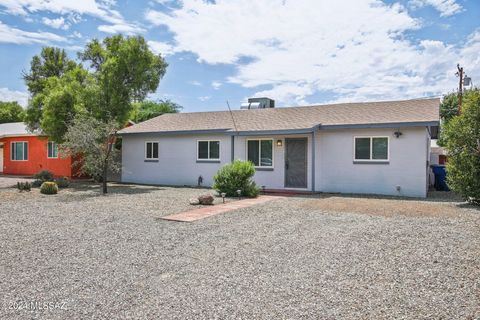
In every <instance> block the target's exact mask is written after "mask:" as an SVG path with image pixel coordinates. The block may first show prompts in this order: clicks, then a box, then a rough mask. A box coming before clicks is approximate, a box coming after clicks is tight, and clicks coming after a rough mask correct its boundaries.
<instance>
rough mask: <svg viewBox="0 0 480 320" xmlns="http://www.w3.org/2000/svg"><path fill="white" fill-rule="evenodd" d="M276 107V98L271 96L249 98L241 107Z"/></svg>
mask: <svg viewBox="0 0 480 320" xmlns="http://www.w3.org/2000/svg"><path fill="white" fill-rule="evenodd" d="M267 108H275V100H273V99H270V98H249V99H248V102H245V103H242V104H241V106H240V109H267Z"/></svg>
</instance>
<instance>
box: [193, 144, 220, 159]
mask: <svg viewBox="0 0 480 320" xmlns="http://www.w3.org/2000/svg"><path fill="white" fill-rule="evenodd" d="M197 160H220V141H218V140H198V141H197Z"/></svg>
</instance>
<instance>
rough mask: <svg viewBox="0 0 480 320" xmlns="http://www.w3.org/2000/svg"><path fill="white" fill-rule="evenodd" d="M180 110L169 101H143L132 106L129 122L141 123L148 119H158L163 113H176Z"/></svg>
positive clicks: (178, 106)
mask: <svg viewBox="0 0 480 320" xmlns="http://www.w3.org/2000/svg"><path fill="white" fill-rule="evenodd" d="M180 109H182V106H181V105H179V104H177V103H175V102H173V101H170V100H168V99H167V100H160V101H158V102H155V101H143V102H138V103H135V104H134V110H133V112H132V115H131V120H133V121H134V122H142V121H146V120H148V119H152V118H155V117H158V116H160V115H162V114H164V113H176V112H179V111H180Z"/></svg>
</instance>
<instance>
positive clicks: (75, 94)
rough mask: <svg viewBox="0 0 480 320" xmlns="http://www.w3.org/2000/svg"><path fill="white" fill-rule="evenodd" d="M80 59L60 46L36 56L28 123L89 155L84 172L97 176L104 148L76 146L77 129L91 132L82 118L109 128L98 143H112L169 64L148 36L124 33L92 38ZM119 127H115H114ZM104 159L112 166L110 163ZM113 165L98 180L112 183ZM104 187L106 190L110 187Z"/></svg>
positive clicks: (30, 81) (29, 78) (29, 81)
mask: <svg viewBox="0 0 480 320" xmlns="http://www.w3.org/2000/svg"><path fill="white" fill-rule="evenodd" d="M78 57H79V58H80V60H81V62H82V63H76V62H75V61H73V60H70V59H69V58H68V57H67V56H66V54H65V51H63V50H60V49H56V48H44V49H42V52H41V54H40V55H39V56H35V57H33V59H32V62H31V70H30V72H28V73H25V74H24V79H25V83H26V84H27V86H28V89H29V91H30V93H31V99H30V101H31V102H30V105H29V108H28V111H27V117H26V119H27V123H28V124H29V127H30V128H31V129H36V128H38V127H40V128H41V129H42V131H43V132H44V133H46V134H47V135H49V136H50V137H51V138H52V139H54V140H55V141H57V142H60V143H62V142H64V143H65V146H66V148H67V149H68V148H70V149H71V150H70V151H71V152H74V153H76V154H78V153H79V154H82V155H84V156H85V160H86V161H85V162H84V171H85V172H87V173H89V174H92V175H94V170H92V169H91V163H93V162H95V161H97V160H98V159H96V160H95V158H94V156H93V155H94V154H95V153H98V152H99V151H98V150H99V149H98V148H99V146H98V145H97V146H95V145H89V144H82V145H78V144H74V141H73V140H72V138H71V137H72V136H73V133H72V131H71V128H75V133H78V132H85V131H82V130H83V129H85V128H84V127H83V128H80V124H79V120H76V119H84V120H85V119H89V120H88V121H89V123H90V124H91V123H94V124H95V125H98V127H99V128H103V129H105V128H106V127H105V126H107V127H108V128H109V130H108V132H109V134H106V133H105V132H104V131H102V132H96V133H95V134H96V138H95V139H96V140H102V139H105V137H107V136H108V139H110V135H111V132H116V130H117V129H120V128H121V127H123V125H124V124H125V123H126V121H127V120H128V118H129V116H130V115H131V114H132V111H133V104H134V103H135V102H141V101H143V100H144V99H145V97H146V96H147V95H148V94H149V93H152V92H154V91H155V90H156V89H157V87H158V84H159V82H160V79H161V78H162V77H163V75H164V74H165V71H166V68H167V63H166V62H165V60H164V59H163V58H162V57H161V56H160V55H156V54H154V53H153V52H152V51H151V50H150V49H149V47H148V45H147V43H146V41H145V39H144V38H143V37H124V36H122V35H117V36H113V37H110V38H105V39H104V40H103V41H99V40H92V41H91V42H89V43H88V44H87V45H86V47H85V50H84V51H82V52H80V53H79V55H78ZM84 65H85V66H84ZM85 121H87V120H85ZM113 124H115V128H111V126H113ZM104 125H105V126H104ZM90 128H93V126H90ZM80 129H82V130H80ZM114 129H115V130H114ZM105 130H106V129H105ZM81 136H82V135H80V134H76V135H75V137H77V138H80V137H81ZM92 139H93V138H92ZM99 143H100V142H99ZM103 143H105V141H103ZM82 148H83V149H82ZM109 154H110V153H109ZM92 159H94V160H92ZM102 161H104V162H103V163H104V164H105V166H107V167H108V166H110V165H111V162H110V161H109V160H105V159H104V160H102ZM107 167H102V172H103V173H101V174H99V173H98V172H97V173H95V175H94V176H101V177H102V178H103V179H104V181H106V179H107V177H106V171H107V169H105V168H107ZM104 188H105V191H106V184H105V185H104Z"/></svg>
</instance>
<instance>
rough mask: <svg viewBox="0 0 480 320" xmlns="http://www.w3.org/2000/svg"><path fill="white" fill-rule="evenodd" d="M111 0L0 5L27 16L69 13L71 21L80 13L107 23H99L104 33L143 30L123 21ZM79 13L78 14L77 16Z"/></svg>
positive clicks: (27, 0) (18, 0) (7, 0)
mask: <svg viewBox="0 0 480 320" xmlns="http://www.w3.org/2000/svg"><path fill="white" fill-rule="evenodd" d="M115 4H116V1H112V0H100V1H95V0H1V1H0V6H3V7H5V8H6V11H7V13H10V14H15V15H21V16H25V17H27V16H28V15H29V14H30V13H35V12H41V11H45V12H51V13H56V14H69V15H70V20H71V22H72V23H76V22H79V21H81V15H89V16H92V17H96V18H99V19H101V20H103V21H105V22H108V23H109V25H101V26H99V28H98V30H99V31H102V32H106V33H119V32H122V33H127V34H136V33H141V32H144V31H145V30H144V29H143V28H141V27H140V26H137V25H136V24H132V23H129V22H127V21H125V19H124V18H123V17H122V15H121V14H120V13H119V12H118V11H117V10H115V9H114V8H113V6H114V5H115ZM79 15H80V16H79Z"/></svg>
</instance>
